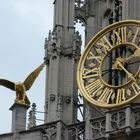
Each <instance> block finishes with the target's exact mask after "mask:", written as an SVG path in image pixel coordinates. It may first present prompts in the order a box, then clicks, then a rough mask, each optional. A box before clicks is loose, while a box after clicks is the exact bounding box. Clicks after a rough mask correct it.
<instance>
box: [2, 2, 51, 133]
mask: <svg viewBox="0 0 140 140" xmlns="http://www.w3.org/2000/svg"><path fill="white" fill-rule="evenodd" d="M52 3H53V1H52V0H0V78H5V79H8V80H11V81H13V82H17V81H23V80H24V79H25V78H26V76H27V75H28V74H29V73H30V72H32V71H33V70H34V69H35V68H36V67H38V66H39V65H40V64H41V63H42V62H43V57H44V39H45V37H46V36H47V35H48V31H49V30H50V29H52V25H53V4H52ZM44 84H45V69H44V70H43V72H42V73H41V74H40V76H39V77H38V79H37V80H36V81H35V84H34V85H33V87H32V88H31V90H29V91H28V92H27V94H28V97H29V99H30V100H31V102H32V103H33V102H35V103H36V104H37V109H38V110H40V111H43V109H44V92H45V85H44ZM14 99H15V93H14V92H13V91H11V90H9V89H7V88H5V87H2V86H0V110H1V112H0V133H6V132H10V131H11V119H12V118H11V111H9V108H10V107H11V106H12V104H13V102H14ZM42 117H43V116H38V118H42Z"/></svg>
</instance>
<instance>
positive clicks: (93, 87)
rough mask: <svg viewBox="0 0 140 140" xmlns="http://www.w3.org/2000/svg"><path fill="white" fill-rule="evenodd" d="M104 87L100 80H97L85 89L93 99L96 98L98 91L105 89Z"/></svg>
mask: <svg viewBox="0 0 140 140" xmlns="http://www.w3.org/2000/svg"><path fill="white" fill-rule="evenodd" d="M103 87H104V85H103V84H102V83H101V81H100V80H99V79H98V80H95V81H93V82H92V83H90V84H88V85H86V86H85V89H86V90H87V92H88V94H89V95H90V96H91V97H94V96H95V95H96V93H97V92H98V91H100V90H102V89H103Z"/></svg>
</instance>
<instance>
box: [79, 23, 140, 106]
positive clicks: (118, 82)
mask: <svg viewBox="0 0 140 140" xmlns="http://www.w3.org/2000/svg"><path fill="white" fill-rule="evenodd" d="M139 66H140V21H136V20H125V21H121V22H117V23H115V24H112V25H110V26H107V27H106V28H104V29H103V30H101V31H100V32H99V33H98V34H96V35H95V36H94V37H93V38H92V39H91V40H90V42H89V43H88V45H87V47H86V48H85V50H84V52H83V54H82V56H81V58H80V61H79V64H78V69H77V81H78V86H79V89H80V91H81V93H82V95H83V96H84V98H85V99H86V100H88V101H89V102H90V103H92V104H94V105H97V106H100V107H103V108H114V107H119V106H122V105H125V104H127V103H129V102H131V101H132V100H134V99H135V98H136V97H138V96H139V94H140V68H139Z"/></svg>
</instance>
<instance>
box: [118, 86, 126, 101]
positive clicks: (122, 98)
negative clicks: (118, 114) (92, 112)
mask: <svg viewBox="0 0 140 140" xmlns="http://www.w3.org/2000/svg"><path fill="white" fill-rule="evenodd" d="M125 100H126V97H125V89H123V88H122V89H118V91H117V97H116V103H121V102H122V101H125Z"/></svg>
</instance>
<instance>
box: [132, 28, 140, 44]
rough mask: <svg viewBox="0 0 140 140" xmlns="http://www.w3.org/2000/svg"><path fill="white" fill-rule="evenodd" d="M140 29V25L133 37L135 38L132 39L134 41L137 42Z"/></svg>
mask: <svg viewBox="0 0 140 140" xmlns="http://www.w3.org/2000/svg"><path fill="white" fill-rule="evenodd" d="M139 30H140V28H139V27H138V28H137V30H136V32H135V35H134V38H133V40H132V43H135V41H136V38H137V35H138V33H139Z"/></svg>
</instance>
